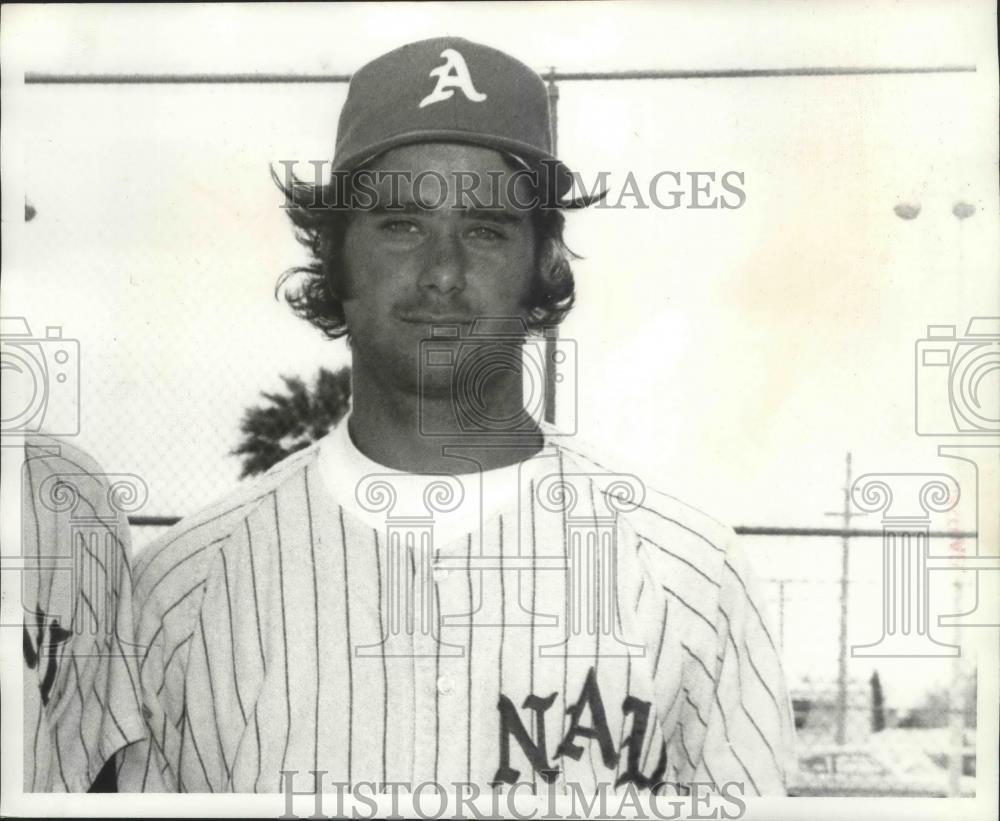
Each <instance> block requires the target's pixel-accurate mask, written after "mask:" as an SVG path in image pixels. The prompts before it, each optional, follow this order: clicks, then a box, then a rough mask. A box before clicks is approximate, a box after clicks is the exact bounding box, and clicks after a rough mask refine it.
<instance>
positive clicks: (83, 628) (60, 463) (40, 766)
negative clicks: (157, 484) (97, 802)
mask: <svg viewBox="0 0 1000 821" xmlns="http://www.w3.org/2000/svg"><path fill="white" fill-rule="evenodd" d="M22 480H23V481H22V493H23V495H22V503H23V504H22V534H23V538H22V551H23V556H24V561H25V570H24V571H23V573H22V605H23V607H24V611H25V612H24V630H23V634H24V635H23V652H24V790H25V791H30V792H84V791H86V790H87V789H88V788H89V787H90V785H91V783H92V782H93V780H94V778H95V777H96V776H97V774H98V772H100V770H101V768H102V766H103V765H104V763H105V762H106V761H108V760H109V759H110V758H111V757H113V756H114V754H115V753H116V751H118V750H119V749H120V748H121V747H123V746H125V745H127V744H131V743H132V742H134V741H137V740H139V739H141V738H143V737H144V736H145V733H146V730H145V723H144V721H143V719H142V715H141V714H140V712H139V700H138V696H137V692H136V687H137V685H138V667H137V663H136V657H137V654H136V647H135V645H134V643H133V640H132V639H133V633H132V628H133V619H132V583H131V568H130V560H131V547H130V543H129V534H128V525H127V522H126V521H125V520H124V517H122V516H120V515H118V513H117V511H115V510H114V509H112V508H113V505H111V504H110V502H109V500H110V499H111V496H110V495H109V493H110V488H109V485H108V482H107V481H106V479H105V478H104V474H103V473H102V471H101V469H100V467H99V466H98V465H97V464H96V463H95V462H94V461H93V460H92V459H91V458H90V457H89V456H87V455H86V454H84V453H82V452H81V451H80V450H79V449H77V448H75V447H72V446H70V445H68V444H66V443H65V442H62V441H60V440H57V439H53V438H51V437H48V436H43V435H38V436H32V437H29V438H28V439H27V440H26V444H25V462H24V466H23V469H22Z"/></svg>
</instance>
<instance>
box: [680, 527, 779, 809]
mask: <svg viewBox="0 0 1000 821" xmlns="http://www.w3.org/2000/svg"><path fill="white" fill-rule="evenodd" d="M730 532H731V531H730ZM719 558H720V559H721V562H720V564H719V565H718V576H717V583H718V588H717V591H718V592H717V599H716V602H715V606H714V611H715V612H714V634H715V639H714V648H713V650H714V653H713V655H712V656H710V657H709V656H708V654H707V653H706V654H703V657H702V658H701V659H700V660H699V661H700V663H699V664H697V665H689V667H688V673H689V674H690V673H693V674H694V675H693V678H695V679H696V680H695V681H692V682H691V683H690V685H688V687H687V690H688V691H689V692H690V693H694V692H697V693H698V695H697V696H694V695H689V692H685V694H684V702H685V703H684V705H683V709H682V710H681V712H680V716H681V725H682V730H683V731H684V733H685V742H684V743H685V745H686V746H685V749H684V750H683V751H682V753H683V755H684V757H685V758H687V760H688V762H689V765H690V766H689V770H688V775H689V777H690V778H691V780H693V781H701V782H710V783H712V784H714V785H715V788H716V789H721V788H723V787H724V785H726V784H733V783H734V782H735V783H738V784H742V788H741V789H742V792H743V794H744V795H750V796H753V795H784V794H785V785H786V776H787V775H788V774H789V773H790V772H791V765H792V762H793V747H794V723H793V720H792V711H791V707H790V702H789V700H788V695H787V690H786V688H785V682H784V676H783V674H782V669H781V658H780V655H779V652H778V649H777V647H776V644H775V641H774V632H773V631H772V629H771V627H770V625H769V623H768V618H767V613H766V611H765V607H764V605H763V600H762V597H761V595H760V587H759V584H758V582H757V580H756V578H755V576H754V573H753V571H752V569H751V566H750V563H749V561H748V559H747V557H746V555H745V553H744V551H743V548H742V546H741V545H740V543H739V540H738V538H737V537H736V535H735V534H732V535H731V537H730V538H729V540H728V544H727V545H726V548H725V551H724V553H723V554H722V555H721V556H720V557H719ZM694 667H698V668H700V669H697V670H694V669H693V668H694ZM690 677H692V676H689V678H690Z"/></svg>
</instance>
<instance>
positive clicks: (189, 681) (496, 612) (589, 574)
mask: <svg viewBox="0 0 1000 821" xmlns="http://www.w3.org/2000/svg"><path fill="white" fill-rule="evenodd" d="M550 145H551V143H550V132H549V115H548V109H547V99H546V92H545V87H544V84H543V82H542V80H541V79H540V78H539V77H538V75H537V74H535V73H534V72H532V71H531V70H530V69H529V68H527V67H526V66H524V65H523V64H521V63H519V62H518V61H516V60H514V59H512V58H511V57H509V56H507V55H506V54H503V53H501V52H498V51H495V50H493V49H490V48H486V47H484V46H481V45H477V44H474V43H470V42H468V41H465V40H460V39H455V38H442V39H436V40H428V41H423V42H419V43H413V44H410V45H408V46H404V47H403V48H400V49H397V50H395V51H393V52H390V53H389V54H386V55H384V56H382V57H380V58H378V59H377V60H375V61H374V62H372V63H370V64H368V65H366V66H365V67H363V68H362V69H361V70H360V71H358V72H357V74H356V75H355V76H354V78H353V80H352V82H351V86H350V90H349V93H348V99H347V102H346V104H345V106H344V109H343V112H342V114H341V117H340V123H339V129H338V138H337V146H336V151H335V158H334V174H333V175H332V178H331V184H330V185H329V186H328V187H326V188H324V189H323V190H319V191H317V190H312V189H309V188H308V187H307V186H302V185H298V184H293V185H290V186H288V191H287V193H288V195H289V205H290V206H291V208H290V215H291V217H292V219H293V222H294V223H295V225H296V226H297V227H298V229H299V230H300V238H301V239H302V241H303V242H304V243H305V244H306V245H307V247H308V248H309V249H310V250H311V251H312V253H313V263H312V264H311V265H309V266H305V267H303V268H300V269H296V272H297V273H298V274H301V275H302V276H303V277H304V278H303V281H302V284H301V286H300V288H299V289H297V290H295V291H293V292H292V293H291V294H290V298H289V299H290V302H291V303H292V305H293V307H294V308H295V310H296V311H297V312H298V313H299V314H300V315H302V316H303V317H305V318H307V319H309V320H310V321H311V322H313V324H315V325H316V326H317V327H319V328H320V329H321V330H322V331H323V332H324V333H325V334H326V335H327V336H329V337H330V338H336V337H339V336H344V335H349V340H350V346H351V351H352V358H353V370H352V374H353V407H352V411H351V413H350V415H349V417H348V418H347V420H346V421H345V422H343V423H342V424H341V425H340V426H339V427H338V429H337V430H335V431H333V432H332V433H331V434H330V435H329V436H327V437H326V438H325V439H323V440H322V441H321V442H319V443H317V444H316V445H315V446H313V447H311V448H309V449H307V450H305V451H301V452H299V453H297V454H295V455H294V456H293V457H291V458H289V459H287V460H286V461H284V462H282V463H281V464H279V465H277V466H276V467H275V468H273V469H272V470H271V471H270V472H269V473H268V474H266V475H265V476H264V477H262V478H261V479H260V480H258V481H257V482H255V483H253V484H252V485H250V486H248V487H245V488H243V489H241V490H240V491H239V492H238V493H237V494H235V495H234V496H232V497H231V498H227V499H224V500H223V501H222V502H220V503H218V504H216V505H215V506H213V507H212V508H211V509H209V510H207V511H205V512H203V513H201V514H199V515H197V516H194V517H192V518H190V519H188V520H186V521H185V522H182V523H181V524H180V525H178V526H177V527H176V528H174V529H173V530H172V531H171V532H170V533H168V534H167V535H165V536H164V537H162V538H161V539H160V540H158V542H157V543H155V544H154V545H153V546H151V547H150V548H148V549H147V550H146V551H145V552H144V553H143V554H142V555H141V556H140V557H139V560H138V566H137V570H136V575H135V579H136V581H135V584H136V590H137V594H136V595H137V598H138V602H139V616H138V622H137V634H138V635H137V641H139V642H140V643H142V644H144V645H148V651H147V653H146V656H145V658H144V659H143V660H142V664H141V671H140V678H141V686H142V692H143V700H144V704H145V710H144V713H145V715H146V718H147V724H148V728H149V739H148V740H147V741H146V742H144V743H141V744H136V745H133V746H132V747H130V748H128V750H127V751H126V753H125V756H124V760H123V762H122V764H123V765H122V768H121V773H120V782H121V785H122V788H123V789H134V790H169V791H218V792H221V791H237V792H249V791H278V790H281V789H283V787H284V786H285V783H286V782H285V781H284V777H283V775H282V773H283V772H287V771H297V773H298V775H297V777H296V783H295V789H296V790H301V789H304V788H309V787H310V784H311V779H312V776H311V775H310V774H309V771H311V770H315V771H319V772H320V773H321V776H320V777H321V778H322V779H324V780H326V781H327V783H334V782H341V783H343V782H348V783H351V784H358V783H359V782H363V781H367V782H374V783H375V784H381V783H385V782H404V783H406V784H409V785H411V786H415V785H417V784H418V783H420V782H428V781H433V782H437V783H438V784H441V785H443V786H445V787H446V788H448V787H452V786H453V785H454V784H456V783H461V782H464V783H474V784H477V785H480V786H483V787H485V786H486V785H492V786H493V787H495V788H504V787H505V786H507V785H512V784H515V783H518V782H528V783H532V784H534V785H535V787H536V788H537V789H538V790H539V791H541V790H543V789H558V790H563V791H564V790H566V789H568V788H570V787H572V788H573V789H576V790H582V791H584V792H594V791H596V790H598V789H603V788H605V787H611V788H618V789H627V788H632V789H640V790H645V789H650V790H652V789H656V790H662V789H671V787H669V786H668V785H671V784H681V785H683V784H685V783H688V782H692V781H698V782H711V783H714V784H715V785H716V787H717V788H718V789H720V790H722V789H726V788H727V785H729V784H730V782H739V784H740V785H742V787H738V788H737V789H742V790H743V791H745V794H748V795H753V794H758V793H767V794H775V793H781V792H783V784H784V775H785V766H786V761H787V758H788V755H789V752H790V743H791V721H790V712H789V709H788V701H787V696H786V693H785V688H784V685H783V681H782V675H781V669H780V662H779V658H778V653H777V651H776V649H775V646H774V643H773V641H772V636H771V634H770V633H769V632H768V628H767V626H766V625H765V622H764V620H763V618H762V612H761V607H760V603H759V599H757V598H756V597H755V594H754V592H753V587H752V584H751V581H750V573H749V569H748V567H747V564H746V561H745V559H744V558H743V556H742V554H741V553H740V552H739V550H738V549H737V547H736V545H735V544H734V535H733V533H732V531H731V530H730V529H728V528H726V527H724V526H722V525H720V524H718V523H716V522H714V521H713V520H711V519H710V518H708V517H707V516H705V515H703V514H701V513H699V512H698V511H695V510H693V509H691V508H689V507H687V506H685V505H683V504H682V503H680V502H678V501H676V500H674V499H672V498H670V497H666V496H663V495H660V494H658V493H656V492H655V491H654V490H652V489H651V488H649V487H646V486H645V485H644V484H643V483H642V482H641V481H640V480H639V479H638V478H637V477H635V476H632V475H629V474H621V473H615V472H614V471H613V470H609V469H607V468H604V467H602V466H601V465H598V464H596V463H595V462H593V461H591V460H589V459H588V458H586V457H585V456H583V455H581V454H580V453H578V452H577V451H576V450H575V449H574V447H573V445H572V442H571V441H570V440H569V439H567V438H566V437H562V436H560V435H559V434H558V432H557V431H555V430H553V429H551V428H549V427H548V426H545V425H540V424H539V423H537V422H536V420H535V416H536V415H537V414H534V413H532V411H533V407H532V406H531V402H530V399H531V397H532V396H533V395H534V394H533V392H532V390H531V387H532V385H530V384H529V383H531V381H532V378H533V377H537V374H536V373H534V372H529V371H528V370H526V368H529V367H530V363H532V362H537V359H538V355H539V354H540V352H541V351H542V346H541V343H540V341H539V339H538V338H537V337H536V336H532V335H530V333H529V332H531V331H534V330H537V329H541V328H544V327H547V326H550V325H554V324H555V323H557V322H558V321H559V320H560V319H561V318H562V316H564V315H565V313H566V312H567V311H568V310H569V308H570V306H571V305H572V301H573V295H574V291H573V278H572V272H571V270H570V267H569V264H568V256H569V254H568V251H567V250H566V248H565V246H564V245H563V242H562V228H563V220H564V217H563V211H564V210H565V209H566V208H569V207H576V206H580V205H586V204H587V202H588V201H587V200H576V201H572V200H569V199H567V196H568V191H569V184H568V182H569V179H570V175H569V172H568V171H567V169H566V168H565V166H563V165H562V164H561V163H559V162H558V161H557V160H556V158H554V157H553V156H552V155H551V151H550ZM526 363H527V364H526ZM534 387H535V388H537V387H538V386H537V379H536V381H535V383H534ZM680 789H683V787H681V788H680Z"/></svg>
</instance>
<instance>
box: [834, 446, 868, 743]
mask: <svg viewBox="0 0 1000 821" xmlns="http://www.w3.org/2000/svg"><path fill="white" fill-rule="evenodd" d="M826 515H827V516H840V517H841V518H842V519H843V522H844V531H843V537H842V539H841V546H840V652H839V654H838V662H837V743H838V744H843V743H844V742H845V740H846V736H847V579H848V571H849V569H850V548H851V537H850V534H849V531H850V528H851V519H853V518H855V517H856V516H859V515H862V514H858V513H853V512H852V511H851V454H850V452H849V451H848V453H847V471H846V477H845V480H844V509H843V511H838V512H833V513H827V514H826Z"/></svg>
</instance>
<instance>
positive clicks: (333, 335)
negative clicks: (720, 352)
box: [271, 166, 580, 339]
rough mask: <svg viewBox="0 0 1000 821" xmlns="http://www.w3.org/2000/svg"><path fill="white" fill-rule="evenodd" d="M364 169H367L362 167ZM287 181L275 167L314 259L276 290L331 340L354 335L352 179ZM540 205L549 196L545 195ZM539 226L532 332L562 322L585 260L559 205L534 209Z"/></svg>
mask: <svg viewBox="0 0 1000 821" xmlns="http://www.w3.org/2000/svg"><path fill="white" fill-rule="evenodd" d="M358 173H363V171H359V172H358ZM289 176H290V182H289V181H288V180H284V181H283V180H281V179H280V178H279V176H278V174H277V173H276V172H275V170H274V167H273V166H272V167H271V178H272V179H273V180H274V182H275V184H276V185H277V186H278V188H279V189H281V191H282V193H283V194H284V195H285V205H284V208H285V209H286V211H287V213H288V218H289V219H290V220H291V222H292V225H293V226H294V230H295V239H296V240H297V241H298V242H299V243H300V244H301V245H303V246H305V248H306V249H308V251H309V256H310V258H311V259H310V261H309V263H308V264H306V265H296V266H294V267H292V268H289V269H287V270H286V271H284V272H283V273H282V274H281V276H280V277H279V278H278V282H277V285H276V286H275V289H274V293H275V297H276V298H280V297H281V295H282V294H283V296H284V299H285V301H286V302H287V303H288V304H289V306H291V308H292V311H294V313H295V315H296V316H298V317H300V318H302V319H305V320H307V321H308V322H309V323H311V324H312V325H314V326H315V327H316V328H318V329H319V330H320V331H321V332H322V333H323V334H324V336H326V337H327V338H328V339H339V338H340V337H342V336H348V335H349V329H348V327H347V318H346V316H345V314H344V303H343V301H342V298H341V294H343V293H345V287H344V286H345V282H346V276H345V274H346V271H345V265H344V257H343V249H344V234H345V232H346V230H347V226H348V224H349V223H350V219H351V211H350V209H349V208H347V207H344V206H339V205H335V203H348V202H350V201H351V198H350V190H349V179H350V178H349V177H343V178H339V179H342V180H345V181H347V182H346V183H345V184H344V185H343V186H342V190H340V191H337V190H336V186H335V185H334V184H333V181H331V182H328V183H326V184H325V185H316V184H310V183H306V182H303V181H302V180H300V179H299V178H298V177H296V176H295V175H294V174H290V175H289ZM538 200H539V202H540V203H545V202H546V199H545V197H543V196H539V197H538ZM530 218H531V221H532V225H533V227H534V230H535V267H536V270H535V278H534V281H533V282H532V287H531V290H530V291H529V293H528V296H527V299H526V304H525V308H526V316H525V317H524V319H525V324H526V325H527V327H528V329H529V330H530V331H540V330H541V329H543V328H545V327H549V326H553V325H558V324H559V323H560V322H562V320H563V319H564V318H565V317H566V315H567V314H568V313H569V312H570V309H571V308H572V307H573V303H574V301H575V299H576V283H575V281H574V279H573V269H572V267H571V266H570V260H572V259H579V258H580V257H579V256H578V255H577V254H574V253H573V252H572V251H571V250H570V249H569V248H568V247H567V245H566V243H565V241H564V240H563V230H564V229H565V225H566V217H565V216H564V215H563V213H562V212H561V211H560V210H559V209H557V208H554V207H545V206H544V205H543V204H539V205H538V206H536V207H535V208H533V209H532V211H531V217H530Z"/></svg>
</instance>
